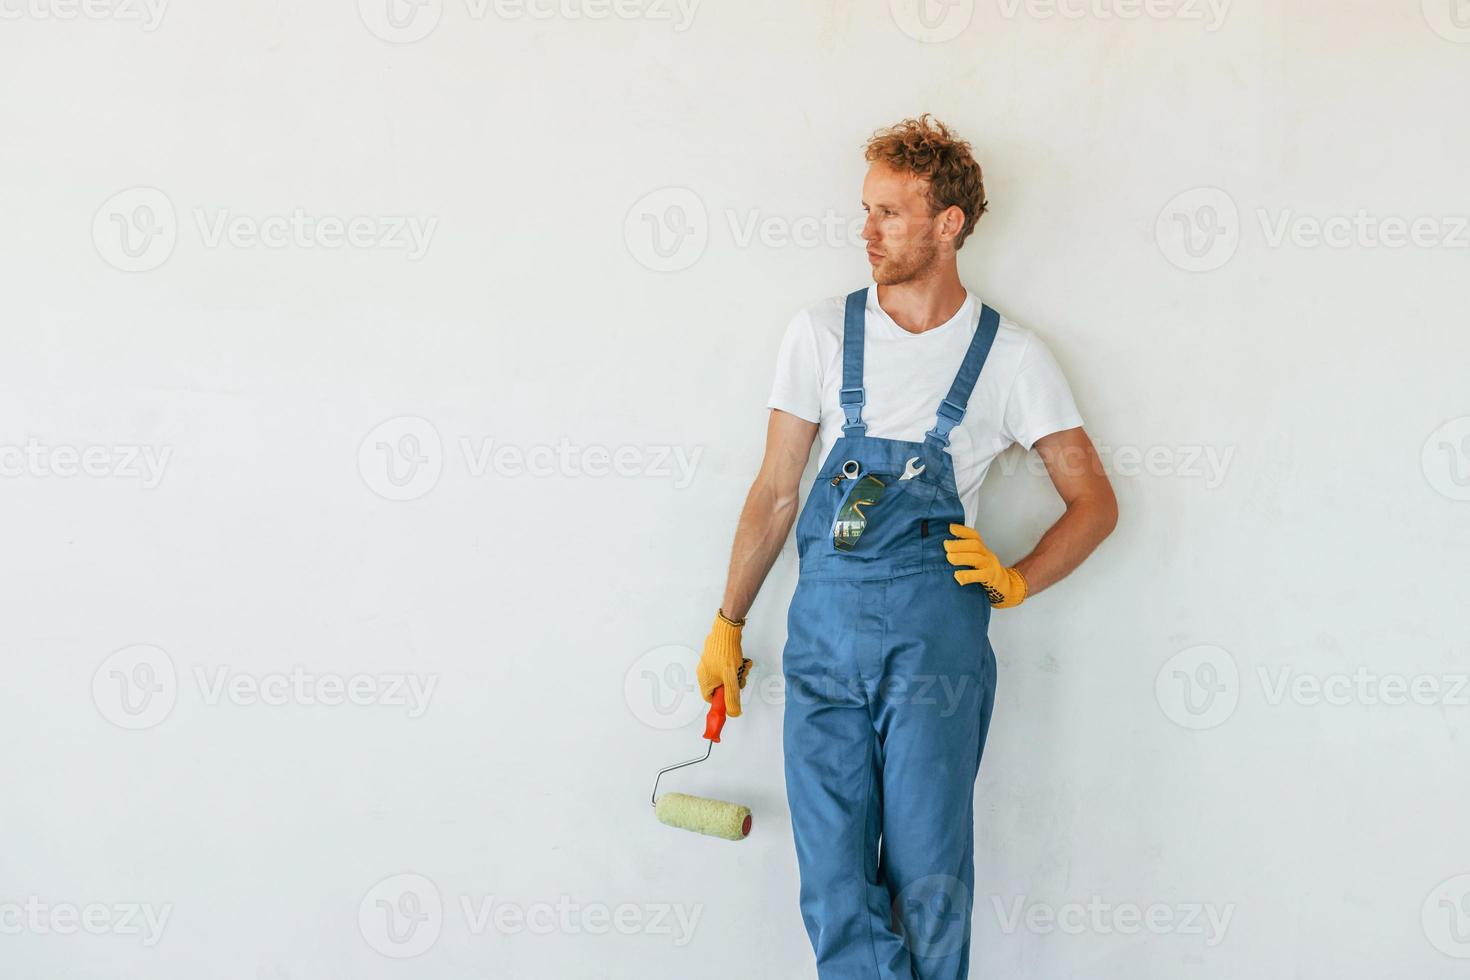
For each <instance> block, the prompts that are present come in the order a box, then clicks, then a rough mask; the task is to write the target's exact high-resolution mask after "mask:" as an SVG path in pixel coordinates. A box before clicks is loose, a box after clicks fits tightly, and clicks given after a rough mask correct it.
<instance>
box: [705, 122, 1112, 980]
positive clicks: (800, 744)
mask: <svg viewBox="0 0 1470 980" xmlns="http://www.w3.org/2000/svg"><path fill="white" fill-rule="evenodd" d="M866 158H867V160H868V162H869V163H870V167H869V169H868V173H867V176H866V178H865V179H864V181H863V207H864V208H865V209H866V211H867V213H868V216H867V221H866V223H865V224H864V227H863V238H864V239H865V240H866V241H867V242H868V261H869V262H870V263H871V265H872V267H873V280H874V285H871V286H868V287H866V288H865V289H860V290H858V291H856V292H854V293H852V294H851V295H849V296H847V297H846V298H843V297H837V298H834V299H831V300H827V301H825V302H822V303H818V304H817V305H815V306H812V307H810V308H808V309H807V310H804V311H802V312H801V313H799V314H797V316H796V317H795V319H793V320H792V322H791V325H790V327H789V328H788V329H787V332H786V337H785V340H784V342H783V343H782V345H781V354H780V361H779V364H778V367H777V371H776V381H775V385H774V386H773V388H772V390H771V398H770V402H769V407H770V409H771V417H770V422H769V425H768V428H767V432H766V453H765V459H764V461H763V462H762V464H761V469H760V472H759V473H758V474H757V476H756V478H755V483H754V484H753V485H752V486H751V488H750V494H749V496H748V497H747V499H746V502H745V507H744V510H743V511H742V512H741V515H740V523H739V525H738V527H737V529H736V532H735V543H734V548H733V555H732V557H731V560H730V572H729V578H728V582H727V584H726V586H725V594H724V601H723V603H722V604H721V607H720V610H719V612H718V614H717V616H716V618H715V624H714V627H713V629H712V630H711V632H710V634H709V637H708V639H707V640H706V641H705V646H704V653H703V655H702V656H701V658H700V662H699V670H698V676H699V684H700V690H701V692H702V693H703V695H704V698H705V700H707V701H708V700H710V699H711V698H712V697H713V694H714V691H715V689H716V688H718V687H721V686H723V687H724V688H725V700H726V705H727V711H728V713H729V715H730V716H731V717H738V716H739V715H740V711H741V707H740V688H741V687H742V686H743V685H744V684H745V680H746V673H747V671H748V670H749V668H750V666H751V661H750V660H748V659H746V658H745V657H744V656H743V654H742V652H741V646H740V631H741V627H742V626H743V625H744V622H745V620H744V616H745V613H746V611H747V610H748V609H749V608H750V604H751V602H752V601H753V600H754V599H755V595H756V592H757V591H758V590H759V588H760V586H761V583H762V581H763V580H764V579H765V577H766V574H767V573H768V572H769V571H770V568H771V565H772V563H773V562H774V561H775V559H776V555H777V553H778V552H779V551H780V549H781V545H782V542H784V541H785V539H786V534H787V532H789V531H790V530H791V526H792V522H793V519H795V518H796V517H797V500H798V489H799V488H798V481H799V480H800V477H801V473H802V470H803V469H805V467H806V463H807V457H808V455H809V453H810V452H811V447H812V443H813V441H814V440H815V439H816V438H817V437H818V435H820V437H821V442H822V450H821V458H822V465H821V468H820V469H819V471H818V473H817V477H816V480H815V481H814V482H813V483H812V486H811V489H810V490H809V492H808V495H807V502H806V505H805V507H804V508H803V509H802V510H801V514H800V519H799V521H798V522H797V526H796V539H797V546H798V551H799V554H800V578H799V581H798V584H797V587H796V594H795V595H794V596H793V598H792V600H791V608H790V612H789V616H788V623H787V643H786V650H785V653H784V655H783V665H782V666H783V671H784V674H785V677H786V681H787V687H786V707H785V719H784V723H785V729H784V745H785V758H786V791H787V797H788V799H789V801H790V805H791V823H792V830H793V833H794V836H795V841H796V853H797V861H798V866H799V868H800V871H801V910H802V917H803V919H804V921H805V923H806V928H807V934H808V935H809V936H810V938H811V942H812V948H813V950H814V951H815V953H816V959H817V972H818V975H819V976H820V977H822V978H823V980H868V978H871V980H961V978H964V977H965V976H967V974H968V970H969V958H970V957H969V952H970V915H971V908H972V904H973V902H972V898H971V892H972V890H973V879H974V811H973V802H974V784H975V778H976V776H977V775H978V773H979V767H980V756H981V752H982V751H983V749H984V747H985V736H986V732H987V730H988V728H989V724H990V713H991V706H992V704H993V702H994V697H995V654H994V653H993V651H992V650H991V647H990V643H989V640H988V639H987V638H986V629H987V627H988V625H989V621H990V610H991V609H992V608H997V609H1006V608H1011V607H1014V606H1016V605H1019V604H1020V603H1021V602H1022V601H1023V600H1025V599H1027V598H1029V597H1031V596H1033V595H1035V594H1036V593H1038V592H1040V591H1041V590H1042V589H1045V588H1047V587H1048V586H1050V585H1052V584H1053V583H1055V582H1057V581H1058V580H1060V579H1061V578H1062V577H1063V576H1065V575H1067V574H1068V573H1069V572H1071V571H1072V569H1074V568H1076V567H1077V566H1078V565H1079V564H1081V562H1082V560H1083V559H1084V558H1086V557H1087V555H1088V554H1089V553H1090V552H1091V551H1092V550H1093V549H1094V548H1095V547H1097V545H1098V543H1099V542H1101V541H1102V539H1103V538H1105V537H1106V536H1107V535H1108V534H1109V533H1110V532H1111V531H1112V529H1113V525H1114V523H1115V522H1116V520H1117V504H1116V502H1115V500H1114V498H1113V491H1112V487H1111V486H1110V485H1109V483H1108V480H1107V477H1106V476H1105V475H1104V474H1103V470H1102V466H1101V464H1100V463H1099V462H1098V459H1097V454H1096V452H1095V450H1094V449H1093V446H1092V442H1091V441H1090V440H1089V439H1088V437H1087V434H1086V433H1085V432H1084V431H1083V429H1082V419H1081V417H1080V416H1079V415H1078V414H1077V409H1076V407H1075V405H1074V404H1073V402H1072V395H1071V391H1070V390H1069V389H1068V387H1067V382H1066V380H1065V379H1064V378H1063V377H1062V373H1061V370H1060V369H1059V368H1058V366H1057V363H1056V361H1055V360H1053V358H1052V356H1051V354H1050V353H1049V352H1048V350H1047V348H1046V346H1045V345H1044V344H1043V343H1042V341H1041V340H1040V338H1038V337H1036V336H1035V335H1034V334H1032V333H1031V332H1029V331H1027V330H1025V329H1023V328H1021V327H1018V326H1017V325H1015V324H1014V323H1011V322H1010V321H1008V320H1005V319H1002V318H1001V317H999V315H998V314H996V313H995V312H994V311H993V310H991V309H990V308H989V307H986V306H984V305H983V304H982V303H981V302H980V300H979V298H977V297H976V296H975V295H974V294H973V293H971V292H969V291H968V290H967V289H966V288H965V287H964V285H963V284H962V283H961V282H960V279H959V275H958V273H957V271H956V267H955V253H956V252H957V251H958V250H959V248H960V246H961V245H963V244H964V241H965V239H966V238H967V237H969V234H970V232H971V231H973V230H974V227H975V223H976V222H977V221H978V220H979V219H980V216H981V215H982V214H983V213H984V212H985V210H986V205H985V190H984V185H983V183H982V181H981V171H980V167H979V165H978V164H977V163H976V162H975V160H974V159H973V158H972V157H971V155H970V148H969V144H967V143H966V142H964V141H963V140H960V139H958V138H957V137H955V136H954V135H953V134H952V133H951V132H950V130H949V129H947V128H946V127H945V126H944V125H943V124H942V123H939V122H938V121H935V120H931V119H930V117H929V116H928V115H927V114H926V115H924V116H922V117H921V118H919V119H907V120H904V121H903V122H902V123H900V124H898V125H897V126H894V127H892V128H890V129H887V130H882V131H880V132H878V133H877V134H875V135H874V137H873V138H872V139H871V140H870V141H869V142H868V146H867V151H866ZM1012 443H1020V444H1021V445H1022V446H1024V447H1026V448H1027V449H1028V450H1029V449H1032V448H1035V449H1036V451H1037V452H1038V453H1039V454H1040V455H1041V458H1042V459H1043V460H1044V461H1045V463H1046V467H1047V472H1048V473H1049V474H1050V476H1051V480H1052V484H1053V485H1054V486H1055V487H1056V490H1057V493H1059V494H1060V495H1061V498H1062V500H1063V501H1065V503H1066V508H1067V509H1066V513H1065V514H1063V515H1062V516H1061V518H1060V519H1059V520H1057V522H1056V523H1055V524H1053V525H1052V527H1051V528H1050V529H1049V530H1048V531H1047V532H1046V534H1044V535H1043V536H1042V538H1041V541H1040V542H1039V543H1038V544H1037V546H1036V548H1035V549H1034V550H1033V551H1032V552H1031V553H1030V554H1029V555H1027V556H1026V557H1024V558H1022V559H1021V560H1020V561H1018V562H1016V564H1015V565H1014V566H1007V565H1005V564H1004V563H1002V562H1001V561H1000V560H999V559H998V558H997V557H996V556H995V554H993V553H992V552H991V551H990V549H989V548H987V547H986V546H985V543H984V542H983V541H982V540H981V538H980V535H979V534H978V533H976V531H975V530H974V527H975V524H976V514H975V511H976V508H977V498H978V493H979V489H980V483H981V481H982V480H983V479H984V476H985V471H986V468H987V467H988V466H989V465H990V461H991V460H993V459H994V458H995V457H996V456H997V455H998V454H999V453H1000V452H1002V451H1003V450H1004V449H1005V448H1006V447H1007V446H1009V445H1011V444H1012ZM999 519H1001V518H997V517H994V516H992V517H991V518H990V520H991V521H992V522H995V521H997V520H999ZM880 837H881V843H880Z"/></svg>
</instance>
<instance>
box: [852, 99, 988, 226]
mask: <svg viewBox="0 0 1470 980" xmlns="http://www.w3.org/2000/svg"><path fill="white" fill-rule="evenodd" d="M863 156H864V157H865V158H866V159H867V161H868V162H869V163H875V162H882V163H883V164H885V165H886V166H888V167H890V168H891V169H893V170H897V171H899V172H906V173H911V174H913V175H914V176H916V177H921V178H923V179H924V180H925V181H927V182H928V188H929V213H930V214H938V213H939V212H940V211H943V210H944V209H945V208H947V207H950V206H951V205H953V206H955V207H958V208H959V209H960V210H961V211H963V212H965V224H964V227H962V228H961V229H960V233H959V235H958V236H956V238H955V240H954V247H955V250H956V251H958V250H959V248H960V246H962V245H964V244H965V239H966V238H969V237H970V232H972V231H974V230H975V224H976V222H978V221H979V220H980V216H981V215H982V214H984V213H985V212H986V210H987V209H988V203H989V202H987V201H986V200H985V180H984V178H983V176H982V175H981V173H980V164H978V163H976V162H975V158H974V157H973V156H971V155H970V144H969V143H967V142H965V141H964V140H962V139H960V138H959V137H958V136H957V135H955V133H954V132H953V131H951V130H950V129H949V127H947V126H945V125H944V123H942V122H940V121H939V120H938V119H934V118H933V117H932V116H931V115H930V114H929V113H927V112H926V113H924V114H923V115H922V116H920V117H919V118H917V119H905V120H904V121H903V122H901V123H898V124H897V125H895V126H889V127H888V128H887V129H880V130H878V131H877V132H875V133H874V134H873V135H872V137H871V138H870V139H869V140H868V144H867V148H866V149H865V150H864V153H863Z"/></svg>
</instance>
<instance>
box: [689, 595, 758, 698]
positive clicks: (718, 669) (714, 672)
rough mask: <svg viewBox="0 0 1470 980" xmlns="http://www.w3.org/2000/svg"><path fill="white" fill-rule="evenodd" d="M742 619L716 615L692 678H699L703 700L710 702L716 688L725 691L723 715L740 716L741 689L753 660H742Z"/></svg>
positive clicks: (722, 614) (743, 623)
mask: <svg viewBox="0 0 1470 980" xmlns="http://www.w3.org/2000/svg"><path fill="white" fill-rule="evenodd" d="M744 625H745V620H743V619H742V620H741V621H740V622H738V623H737V622H735V621H734V620H732V619H726V618H725V614H724V613H723V612H720V613H716V614H715V625H714V626H712V627H711V628H710V631H709V636H707V637H705V639H704V653H702V654H700V657H699V666H698V667H697V668H696V669H695V675H696V677H698V679H699V693H700V696H701V697H703V698H704V699H705V700H706V701H713V700H714V697H715V688H717V687H724V689H725V714H726V715H728V716H729V717H731V718H739V717H740V689H741V688H742V687H744V686H745V675H746V674H747V673H749V671H750V668H751V665H752V661H750V660H747V659H745V656H744V655H743V653H742V652H741V649H740V630H741V628H742V627H743V626H744Z"/></svg>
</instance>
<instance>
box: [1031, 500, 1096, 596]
mask: <svg viewBox="0 0 1470 980" xmlns="http://www.w3.org/2000/svg"><path fill="white" fill-rule="evenodd" d="M1117 522H1118V505H1117V503H1116V502H1115V501H1114V500H1113V499H1112V497H1111V495H1109V496H1108V497H1107V498H1106V499H1103V498H1085V499H1079V500H1074V501H1073V502H1072V503H1071V504H1069V505H1068V506H1067V511H1066V513H1064V514H1063V515H1062V516H1061V517H1059V518H1057V522H1056V523H1055V524H1053V525H1052V526H1051V527H1050V528H1048V529H1047V532H1046V533H1045V534H1043V535H1042V536H1041V540H1040V541H1039V542H1037V544H1036V547H1035V548H1034V549H1033V550H1032V551H1031V553H1030V554H1029V555H1027V556H1026V557H1025V558H1022V559H1021V560H1020V561H1018V562H1016V568H1017V569H1019V570H1020V572H1021V574H1022V575H1024V576H1025V577H1026V595H1028V596H1032V595H1035V594H1036V593H1038V592H1040V591H1041V590H1042V589H1044V588H1046V587H1047V586H1050V585H1055V584H1056V583H1057V582H1060V581H1061V580H1062V579H1064V578H1066V577H1067V576H1068V575H1070V574H1071V573H1072V570H1073V569H1075V568H1076V567H1077V566H1078V565H1080V564H1082V562H1083V560H1084V559H1085V558H1086V557H1087V556H1088V555H1090V554H1092V552H1093V549H1094V548H1096V547H1097V546H1098V545H1099V544H1101V543H1102V540H1103V538H1106V537H1107V536H1108V535H1109V534H1111V533H1112V530H1113V527H1114V526H1115V525H1116V524H1117Z"/></svg>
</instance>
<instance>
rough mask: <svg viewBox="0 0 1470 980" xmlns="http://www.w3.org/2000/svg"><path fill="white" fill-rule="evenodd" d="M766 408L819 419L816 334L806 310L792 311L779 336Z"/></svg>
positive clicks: (819, 366)
mask: <svg viewBox="0 0 1470 980" xmlns="http://www.w3.org/2000/svg"><path fill="white" fill-rule="evenodd" d="M766 407H767V408H779V409H780V410H781V411H783V412H790V413H791V414H792V415H795V416H797V417H799V418H804V419H806V420H807V421H808V422H820V421H821V420H822V371H821V365H820V363H819V362H818V360H817V337H816V333H815V331H814V330H813V327H812V319H811V317H810V316H809V315H807V312H806V311H805V310H803V311H802V312H800V313H798V314H796V316H794V317H792V318H791V322H790V323H789V324H788V325H787V327H786V336H785V337H783V338H781V350H780V353H778V354H777V355H776V378H775V380H774V381H773V382H772V383H771V397H770V398H769V399H767V400H766Z"/></svg>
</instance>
